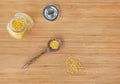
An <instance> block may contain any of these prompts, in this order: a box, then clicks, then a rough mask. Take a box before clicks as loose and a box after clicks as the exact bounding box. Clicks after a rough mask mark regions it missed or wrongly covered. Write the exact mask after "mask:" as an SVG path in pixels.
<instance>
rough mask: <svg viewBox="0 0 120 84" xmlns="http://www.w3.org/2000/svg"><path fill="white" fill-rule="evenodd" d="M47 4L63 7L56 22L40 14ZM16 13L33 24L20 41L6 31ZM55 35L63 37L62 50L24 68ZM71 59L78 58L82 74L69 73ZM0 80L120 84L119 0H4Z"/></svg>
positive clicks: (5, 83)
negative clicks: (66, 63) (68, 61)
mask: <svg viewBox="0 0 120 84" xmlns="http://www.w3.org/2000/svg"><path fill="white" fill-rule="evenodd" d="M47 4H56V5H57V6H58V7H59V8H60V17H59V18H58V19H57V20H56V21H54V22H48V21H46V20H45V19H44V17H43V15H42V10H43V8H44V7H45V6H46V5H47ZM17 12H25V13H27V14H29V15H30V16H31V17H32V18H33V19H34V22H35V25H34V28H33V29H32V30H31V32H30V33H29V34H27V35H26V37H25V38H24V39H22V40H15V39H14V38H12V37H11V36H10V35H9V34H8V32H7V30H6V25H7V23H8V22H9V20H10V19H11V18H12V16H13V15H14V14H15V13H17ZM54 37H60V38H62V39H63V47H62V49H61V50H60V51H58V52H56V53H47V54H45V55H44V56H42V57H40V59H38V60H37V61H36V62H35V63H34V64H32V65H31V66H30V68H28V69H21V67H22V65H23V64H24V63H26V62H27V61H28V60H29V59H30V58H32V57H33V56H35V55H37V54H38V53H39V52H40V51H42V50H43V49H44V48H45V47H46V44H47V42H48V40H49V39H50V38H54ZM68 57H74V58H78V59H80V62H81V64H82V66H83V69H81V70H80V71H79V73H78V74H75V75H72V76H71V75H70V74H69V73H67V68H66V65H65V60H66V59H67V58H68ZM0 84H120V0H0Z"/></svg>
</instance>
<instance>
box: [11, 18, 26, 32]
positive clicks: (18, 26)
mask: <svg viewBox="0 0 120 84" xmlns="http://www.w3.org/2000/svg"><path fill="white" fill-rule="evenodd" d="M24 25H25V23H24V20H23V19H22V18H15V19H14V20H13V21H12V30H14V31H21V30H23V29H24Z"/></svg>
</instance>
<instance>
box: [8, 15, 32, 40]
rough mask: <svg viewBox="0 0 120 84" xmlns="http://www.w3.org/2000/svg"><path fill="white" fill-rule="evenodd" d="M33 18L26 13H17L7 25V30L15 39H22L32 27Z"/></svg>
mask: <svg viewBox="0 0 120 84" xmlns="http://www.w3.org/2000/svg"><path fill="white" fill-rule="evenodd" d="M33 24H34V22H33V19H32V18H31V17H30V16H29V15H27V14H25V13H16V14H15V16H14V17H13V18H12V19H11V20H10V22H9V23H8V25H7V30H8V32H9V33H10V35H11V36H12V37H14V38H15V39H22V38H23V37H24V35H25V34H26V33H27V32H28V31H29V30H31V29H32V27H33Z"/></svg>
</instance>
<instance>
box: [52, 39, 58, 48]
mask: <svg viewBox="0 0 120 84" xmlns="http://www.w3.org/2000/svg"><path fill="white" fill-rule="evenodd" d="M59 46H60V44H59V42H58V41H56V40H53V41H51V42H50V47H51V48H52V49H58V48H59Z"/></svg>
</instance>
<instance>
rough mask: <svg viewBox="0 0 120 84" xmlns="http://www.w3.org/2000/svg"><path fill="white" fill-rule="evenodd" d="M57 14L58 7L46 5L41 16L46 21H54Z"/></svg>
mask: <svg viewBox="0 0 120 84" xmlns="http://www.w3.org/2000/svg"><path fill="white" fill-rule="evenodd" d="M58 15H59V9H58V8H57V7H56V6H55V5H47V6H46V7H45V8H44V10H43V16H44V17H45V18H46V19H47V20H48V21H54V20H55V19H57V17H58Z"/></svg>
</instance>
